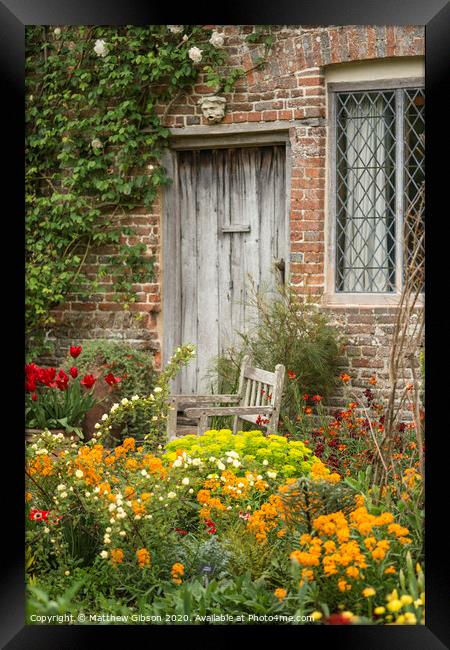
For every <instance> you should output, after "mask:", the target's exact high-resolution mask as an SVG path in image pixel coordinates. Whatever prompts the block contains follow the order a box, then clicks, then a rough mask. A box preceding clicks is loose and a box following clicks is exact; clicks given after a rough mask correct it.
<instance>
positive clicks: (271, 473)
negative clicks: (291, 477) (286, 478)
mask: <svg viewBox="0 0 450 650" xmlns="http://www.w3.org/2000/svg"><path fill="white" fill-rule="evenodd" d="M267 476H268V477H269V478H277V473H276V472H267Z"/></svg>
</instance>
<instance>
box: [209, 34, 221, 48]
mask: <svg viewBox="0 0 450 650" xmlns="http://www.w3.org/2000/svg"><path fill="white" fill-rule="evenodd" d="M209 42H210V43H211V45H214V47H222V45H223V43H224V37H223V34H219V32H213V33H212V34H211V38H210V39H209Z"/></svg>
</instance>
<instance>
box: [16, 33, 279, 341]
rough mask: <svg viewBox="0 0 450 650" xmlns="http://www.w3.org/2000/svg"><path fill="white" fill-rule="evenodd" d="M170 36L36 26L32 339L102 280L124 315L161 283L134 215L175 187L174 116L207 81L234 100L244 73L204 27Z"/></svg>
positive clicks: (29, 172) (30, 98)
mask: <svg viewBox="0 0 450 650" xmlns="http://www.w3.org/2000/svg"><path fill="white" fill-rule="evenodd" d="M171 27H173V26H167V25H147V26H142V27H141V26H130V25H127V26H114V27H111V26H70V25H66V26H64V27H56V28H51V27H49V26H45V25H35V26H28V27H27V30H26V289H27V290H26V326H27V332H28V333H29V335H31V334H33V336H36V335H37V332H38V331H42V328H45V327H48V326H49V325H51V324H52V323H53V322H54V321H53V317H52V315H51V309H52V308H53V307H55V306H57V305H58V304H60V303H61V302H62V301H64V299H65V298H66V296H67V294H68V292H71V293H72V294H74V295H75V296H79V297H81V298H83V297H89V296H91V295H92V294H93V293H95V292H101V291H102V290H104V285H103V287H102V285H101V284H100V282H99V281H100V280H101V279H102V278H105V276H107V277H109V278H110V279H111V280H112V282H113V285H114V290H115V291H116V292H117V299H118V300H122V302H123V303H124V305H125V307H126V306H127V305H128V304H129V303H130V302H133V301H134V300H135V294H134V292H133V284H134V283H137V282H149V281H151V280H152V278H153V258H152V257H151V256H150V257H149V256H148V255H147V253H146V252H145V248H146V247H145V245H144V244H143V243H135V242H134V241H132V239H129V238H130V237H132V236H133V234H134V230H133V229H132V228H131V227H130V226H129V221H128V218H127V215H129V214H130V212H131V213H132V212H133V210H134V211H136V210H140V209H141V208H142V207H145V208H146V209H147V210H149V209H150V207H151V206H152V204H153V202H154V200H155V198H156V196H157V194H158V190H159V189H160V188H161V186H163V185H165V184H166V183H167V182H168V178H167V175H166V173H165V170H164V169H163V167H162V166H161V155H162V152H163V150H164V148H165V147H166V146H167V140H168V136H169V129H168V128H166V126H165V124H164V121H165V116H166V114H167V112H168V110H169V108H170V106H171V105H172V103H173V102H174V101H175V100H176V99H178V98H180V97H181V95H182V94H186V93H188V92H189V91H190V89H191V87H192V85H193V84H194V83H195V82H196V80H197V78H198V75H199V74H204V75H206V83H207V84H208V85H210V86H211V89H212V90H213V89H214V88H217V86H218V85H219V86H221V87H224V88H226V90H227V91H230V90H231V89H232V88H233V86H234V83H235V82H236V80H237V79H238V78H239V77H241V76H243V75H244V74H246V72H245V71H244V70H243V69H241V68H236V70H234V71H233V72H232V73H230V71H229V69H228V68H227V66H226V61H227V57H226V50H225V49H222V47H220V46H219V45H218V44H217V45H214V44H213V42H212V41H211V36H212V32H211V30H210V29H208V28H207V27H205V26H201V25H189V26H185V27H183V26H179V27H181V29H180V30H173V29H170V28H171ZM267 38H268V36H267V34H266V33H264V34H261V38H260V39H259V38H258V37H256V38H255V39H252V40H254V41H255V44H256V43H264V42H266V41H267ZM193 48H194V53H195V52H196V50H195V48H199V50H200V60H198V57H197V58H196V57H195V55H193ZM262 64H263V61H262V60H261V61H260V62H259V63H258V65H262ZM161 105H163V106H165V107H166V108H165V111H164V112H163V113H162V114H161V112H160V111H159V107H160V106H161ZM111 248H113V250H114V252H112V251H111ZM102 250H104V251H107V252H105V253H101V252H100V255H103V256H102V257H100V262H101V270H100V271H99V272H98V273H96V272H94V273H93V274H92V273H91V271H89V270H88V266H89V265H85V264H84V262H86V261H88V259H89V256H90V255H91V254H95V253H96V252H97V251H102ZM107 291H108V292H111V286H108V285H107Z"/></svg>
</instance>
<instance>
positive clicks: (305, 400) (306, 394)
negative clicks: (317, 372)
mask: <svg viewBox="0 0 450 650" xmlns="http://www.w3.org/2000/svg"><path fill="white" fill-rule="evenodd" d="M302 399H303V401H304V402H307V401H308V400H309V395H308V393H305V394H304V395H303V398H302Z"/></svg>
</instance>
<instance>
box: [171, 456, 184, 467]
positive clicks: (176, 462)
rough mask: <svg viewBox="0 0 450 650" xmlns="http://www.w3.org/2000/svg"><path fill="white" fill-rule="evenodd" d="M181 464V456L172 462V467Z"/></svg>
mask: <svg viewBox="0 0 450 650" xmlns="http://www.w3.org/2000/svg"><path fill="white" fill-rule="evenodd" d="M181 465H182V461H181V460H180V459H179V458H177V459H176V460H174V461H173V463H172V467H181Z"/></svg>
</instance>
